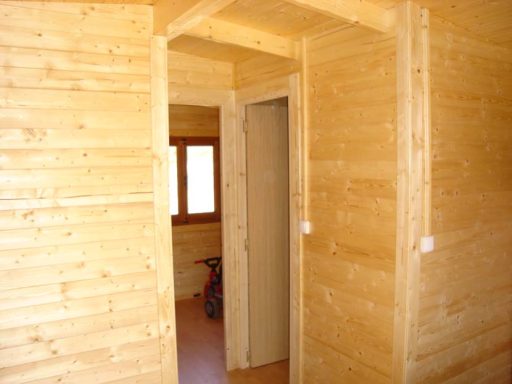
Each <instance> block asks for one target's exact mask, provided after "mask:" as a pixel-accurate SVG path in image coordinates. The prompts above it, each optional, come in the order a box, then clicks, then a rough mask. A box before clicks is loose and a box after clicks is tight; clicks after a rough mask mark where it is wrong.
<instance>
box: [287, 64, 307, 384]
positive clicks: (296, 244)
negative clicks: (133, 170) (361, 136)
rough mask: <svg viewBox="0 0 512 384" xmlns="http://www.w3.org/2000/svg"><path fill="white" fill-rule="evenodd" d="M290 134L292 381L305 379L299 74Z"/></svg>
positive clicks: (294, 79)
mask: <svg viewBox="0 0 512 384" xmlns="http://www.w3.org/2000/svg"><path fill="white" fill-rule="evenodd" d="M289 82H290V85H289V92H290V93H289V95H288V121H289V123H288V135H289V139H288V141H289V147H288V152H289V177H290V192H289V193H290V231H289V234H290V360H289V361H290V374H289V383H290V384H299V383H301V382H302V365H303V364H302V356H303V354H302V334H303V321H302V308H303V303H302V246H301V237H302V236H301V235H300V233H299V231H298V228H299V225H300V218H301V216H302V215H303V204H304V202H303V198H302V194H303V184H304V180H303V169H302V168H303V167H302V165H303V156H304V154H303V151H302V142H303V120H302V115H303V109H302V99H301V88H300V86H301V79H300V76H299V74H293V75H290V77H289Z"/></svg>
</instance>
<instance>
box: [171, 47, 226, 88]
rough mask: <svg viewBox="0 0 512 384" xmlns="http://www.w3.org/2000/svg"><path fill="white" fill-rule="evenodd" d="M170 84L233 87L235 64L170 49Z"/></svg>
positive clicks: (189, 86)
mask: <svg viewBox="0 0 512 384" xmlns="http://www.w3.org/2000/svg"><path fill="white" fill-rule="evenodd" d="M168 66H169V86H170V87H172V89H174V90H175V91H179V90H180V89H181V88H182V87H184V88H188V89H191V88H193V89H211V90H227V89H233V64H232V63H228V62H224V61H216V60H210V59H205V58H201V57H199V56H193V55H187V54H185V53H179V52H174V51H169V55H168Z"/></svg>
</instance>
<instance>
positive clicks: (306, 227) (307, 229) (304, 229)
mask: <svg viewBox="0 0 512 384" xmlns="http://www.w3.org/2000/svg"><path fill="white" fill-rule="evenodd" d="M300 233H302V234H304V235H309V234H310V233H311V221H308V220H301V221H300Z"/></svg>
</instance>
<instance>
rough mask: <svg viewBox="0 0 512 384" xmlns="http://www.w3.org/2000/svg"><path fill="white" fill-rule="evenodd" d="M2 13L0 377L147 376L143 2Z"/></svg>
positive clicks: (149, 222) (147, 26)
mask: <svg viewBox="0 0 512 384" xmlns="http://www.w3.org/2000/svg"><path fill="white" fill-rule="evenodd" d="M0 10H1V12H0V71H1V76H0V93H1V96H0V137H1V139H0V146H1V148H0V185H1V186H0V196H1V202H0V228H1V230H0V365H1V367H2V369H1V371H0V381H1V382H2V383H25V382H36V381H37V382H38V383H50V382H52V383H54V382H65V383H105V382H118V381H117V380H124V381H123V382H133V383H134V382H144V383H159V382H160V380H161V366H160V349H159V326H158V310H157V303H156V299H157V292H156V273H155V257H154V246H155V245H154V243H155V236H154V224H153V223H154V218H153V201H152V192H153V190H152V189H153V187H152V177H151V174H152V167H151V164H152V163H151V161H152V158H151V137H152V135H151V116H150V78H149V75H150V59H149V53H150V52H149V43H150V41H149V37H150V31H151V9H150V8H149V7H145V6H129V5H106V4H103V5H100V4H95V5H94V6H91V5H84V4H71V3H68V4H59V3H44V4H43V3H37V2H7V1H2V2H0Z"/></svg>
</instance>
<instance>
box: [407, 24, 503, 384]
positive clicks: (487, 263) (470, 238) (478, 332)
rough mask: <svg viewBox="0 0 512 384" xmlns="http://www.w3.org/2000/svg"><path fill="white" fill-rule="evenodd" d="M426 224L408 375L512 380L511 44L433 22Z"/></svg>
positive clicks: (428, 378) (451, 380) (459, 380)
mask: <svg viewBox="0 0 512 384" xmlns="http://www.w3.org/2000/svg"><path fill="white" fill-rule="evenodd" d="M430 49H431V67H432V75H431V76H432V232H433V234H434V236H435V240H436V250H435V252H433V253H430V254H424V255H422V262H421V282H420V284H421V291H420V297H419V323H418V338H417V352H416V356H417V357H416V359H417V360H416V362H415V365H414V367H413V368H414V372H415V376H414V380H415V382H421V383H445V382H449V383H466V382H475V383H476V382H478V383H508V382H510V381H511V380H512V376H511V374H512V370H511V364H512V352H511V346H512V325H511V321H512V320H511V319H512V312H511V308H512V303H511V298H512V286H511V284H510V282H511V281H512V253H511V249H512V236H511V234H512V226H511V222H512V167H511V164H512V157H511V151H510V148H511V146H512V134H511V131H510V122H511V121H512V112H511V110H512V104H511V103H512V52H511V51H510V50H507V49H504V48H501V47H498V46H494V45H492V44H490V43H488V42H485V41H484V40H480V39H479V38H477V37H475V36H471V35H470V34H468V32H466V31H464V30H460V29H457V28H455V27H452V26H450V25H449V24H448V23H446V22H443V21H442V20H440V19H437V18H432V21H431V45H430Z"/></svg>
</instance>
